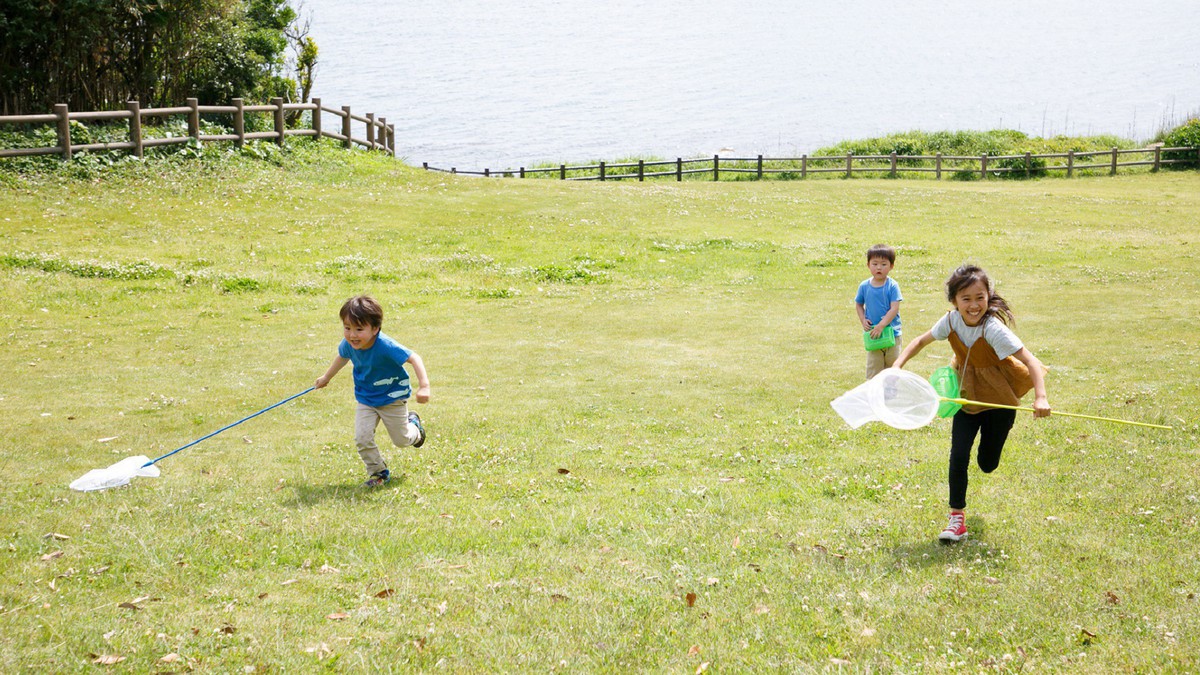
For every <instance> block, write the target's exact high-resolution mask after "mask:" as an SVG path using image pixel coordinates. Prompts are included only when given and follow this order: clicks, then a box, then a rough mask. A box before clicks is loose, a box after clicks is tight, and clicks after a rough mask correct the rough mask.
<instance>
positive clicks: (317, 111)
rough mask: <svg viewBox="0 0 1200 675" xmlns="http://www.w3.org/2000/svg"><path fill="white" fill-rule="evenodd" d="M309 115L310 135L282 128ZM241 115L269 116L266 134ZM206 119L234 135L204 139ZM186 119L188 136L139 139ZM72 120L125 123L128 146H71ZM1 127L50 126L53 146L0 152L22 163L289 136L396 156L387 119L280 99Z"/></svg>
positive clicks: (21, 120)
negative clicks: (224, 122)
mask: <svg viewBox="0 0 1200 675" xmlns="http://www.w3.org/2000/svg"><path fill="white" fill-rule="evenodd" d="M304 110H308V111H311V112H312V127H311V128H309V129H288V128H287V125H286V123H285V119H284V118H285V116H286V113H288V112H291V111H304ZM246 113H271V115H272V117H273V125H272V130H271V131H251V132H247V131H246V117H245V116H246ZM321 113H329V114H331V115H334V116H336V117H339V118H341V119H340V122H341V124H340V126H339V127H337V129H338V130H337V131H329V130H327V129H325V128H324V127H323V126H322V124H321ZM207 114H223V115H231V116H232V118H233V133H231V134H203V133H201V132H200V116H201V115H207ZM172 115H186V116H187V125H188V134H187V136H174V137H169V138H146V137H145V136H144V135H143V133H142V121H143V120H145V119H146V118H153V117H169V116H172ZM72 120H80V121H83V120H104V121H114V120H128V121H129V140H128V141H124V142H110V143H86V144H80V145H72V144H71V121H72ZM354 122H360V123H362V124H363V125H364V126H365V129H366V137H365V138H355V137H354V136H353V134H352V127H353V123H354ZM0 124H54V125H56V129H57V133H58V145H55V146H51V147H40V148H0V158H4V157H27V156H31V155H59V156H60V157H61V158H62V159H63V160H69V159H71V157H72V156H73V155H74V154H75V153H76V152H82V151H97V150H127V151H129V152H131V153H132V154H133V155H135V156H137V157H141V156H142V153H143V151H144V150H145V149H146V148H152V147H156V146H160V145H172V144H175V143H188V142H189V141H191V140H193V139H194V140H196V141H199V142H206V141H232V142H233V144H234V145H236V146H237V147H239V148H240V147H242V146H243V145H245V143H246V141H250V140H259V139H269V140H272V141H274V142H276V143H278V144H279V145H283V144H284V141H285V139H286V138H287V137H288V136H312V137H315V138H332V139H335V140H338V141H341V142H342V145H343V147H346V148H350V147H353V146H354V145H356V144H357V145H361V146H364V147H366V148H367V149H369V150H380V151H383V152H387V153H390V154H391V155H392V156H395V154H396V130H395V126H394V125H390V124H388V123H387V119H386V118H383V117H378V118H377V117H376V116H375V113H367V114H366V116H359V115H354V114H351V112H350V106H342V109H341V110H336V109H333V108H327V107H325V106H323V105H321V99H319V98H314V99H313V100H312V102H311V103H284V102H283V99H281V98H273V99H271V103H270V104H267V105H245V103H244V102H243V100H242V99H240V98H235V99H233V105H200V104H199V102H198V101H197V99H194V98H189V99H188V100H187V105H184V106H179V107H176V108H142V107H141V105H140V104H139V103H138V102H137V101H129V103H128V109H127V110H111V111H103V112H71V111H69V110H68V109H67V106H66V104H61V103H60V104H58V105H56V106H54V113H53V114H46V115H5V116H0Z"/></svg>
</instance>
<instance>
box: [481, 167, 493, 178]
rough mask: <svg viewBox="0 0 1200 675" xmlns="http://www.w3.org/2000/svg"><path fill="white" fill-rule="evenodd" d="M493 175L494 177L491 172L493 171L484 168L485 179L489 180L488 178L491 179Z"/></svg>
mask: <svg viewBox="0 0 1200 675" xmlns="http://www.w3.org/2000/svg"><path fill="white" fill-rule="evenodd" d="M491 175H492V170H491V169H489V168H487V167H484V168H483V177H484V178H488V177H490V176H491Z"/></svg>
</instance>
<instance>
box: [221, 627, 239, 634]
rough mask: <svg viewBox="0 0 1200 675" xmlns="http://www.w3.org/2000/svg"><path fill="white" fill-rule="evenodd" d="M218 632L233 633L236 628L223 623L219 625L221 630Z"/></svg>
mask: <svg viewBox="0 0 1200 675" xmlns="http://www.w3.org/2000/svg"><path fill="white" fill-rule="evenodd" d="M219 632H221V633H224V634H226V635H233V634H234V633H236V632H237V629H236V628H234V627H233V626H230V625H229V624H225V625H224V626H221V630H220V631H219Z"/></svg>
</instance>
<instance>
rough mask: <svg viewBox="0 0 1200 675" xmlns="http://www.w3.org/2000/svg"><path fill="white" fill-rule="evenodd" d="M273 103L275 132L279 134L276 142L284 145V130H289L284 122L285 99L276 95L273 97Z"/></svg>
mask: <svg viewBox="0 0 1200 675" xmlns="http://www.w3.org/2000/svg"><path fill="white" fill-rule="evenodd" d="M271 105H273V106H275V133H277V134H279V137H278V138H276V139H275V143H276V144H278V145H283V138H284V132H285V131H287V127H285V126H284V124H283V99H282V98H280V97H279V96H276V97H275V98H273V99H271Z"/></svg>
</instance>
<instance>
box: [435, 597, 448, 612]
mask: <svg viewBox="0 0 1200 675" xmlns="http://www.w3.org/2000/svg"><path fill="white" fill-rule="evenodd" d="M449 608H450V604H449V603H447V602H446V601H445V600H443V601H442V604H440V605H438V606H437V613H438V615H442V614H445V613H446V610H447V609H449Z"/></svg>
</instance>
